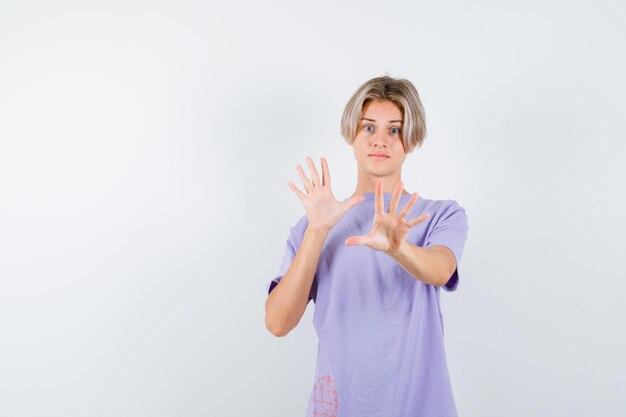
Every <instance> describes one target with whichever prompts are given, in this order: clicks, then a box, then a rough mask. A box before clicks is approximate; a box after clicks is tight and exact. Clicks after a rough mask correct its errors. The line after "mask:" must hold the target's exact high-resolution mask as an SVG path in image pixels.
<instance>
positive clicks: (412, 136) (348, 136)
mask: <svg viewBox="0 0 626 417" xmlns="http://www.w3.org/2000/svg"><path fill="white" fill-rule="evenodd" d="M372 100H386V101H391V102H392V103H394V104H395V105H397V106H398V107H399V108H400V111H401V112H402V118H403V122H402V145H403V146H404V151H405V152H406V153H409V152H412V151H413V150H414V149H415V147H420V146H422V143H423V142H424V139H425V137H426V114H425V113H424V107H423V106H422V102H421V101H420V97H419V94H418V93H417V90H416V89H415V86H414V85H413V84H412V83H411V82H410V81H409V80H405V79H401V78H392V77H389V76H386V75H385V76H383V77H376V78H372V79H371V80H369V81H367V82H365V84H363V85H362V86H360V87H359V88H358V89H357V90H356V91H355V92H354V94H353V95H352V98H350V101H348V104H347V105H346V108H345V109H344V111H343V116H342V117H341V136H343V137H344V139H345V140H346V142H348V144H349V145H352V143H353V142H354V139H355V137H356V134H357V127H358V125H359V121H360V119H361V117H362V113H363V108H364V107H365V106H366V105H367V104H368V103H369V102H370V101H372Z"/></svg>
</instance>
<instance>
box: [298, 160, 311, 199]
mask: <svg viewBox="0 0 626 417" xmlns="http://www.w3.org/2000/svg"><path fill="white" fill-rule="evenodd" d="M296 168H297V170H298V175H300V179H301V180H302V185H304V189H305V190H306V192H307V193H309V192H310V191H311V188H313V186H312V185H311V183H310V182H309V179H308V178H307V177H306V175H305V174H304V169H302V167H301V166H300V165H298V166H297V167H296Z"/></svg>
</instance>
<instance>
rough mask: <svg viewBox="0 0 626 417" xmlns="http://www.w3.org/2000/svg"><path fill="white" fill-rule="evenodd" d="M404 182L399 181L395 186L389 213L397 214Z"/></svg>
mask: <svg viewBox="0 0 626 417" xmlns="http://www.w3.org/2000/svg"><path fill="white" fill-rule="evenodd" d="M403 185H404V184H403V183H402V181H398V183H397V184H396V186H395V187H394V188H393V195H392V196H391V201H390V202H389V211H388V213H391V214H396V210H397V209H398V203H399V202H400V192H401V191H402V186H403Z"/></svg>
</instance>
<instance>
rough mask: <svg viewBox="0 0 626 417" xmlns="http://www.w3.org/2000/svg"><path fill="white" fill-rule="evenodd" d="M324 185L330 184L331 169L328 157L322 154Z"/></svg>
mask: <svg viewBox="0 0 626 417" xmlns="http://www.w3.org/2000/svg"><path fill="white" fill-rule="evenodd" d="M322 185H328V186H330V171H329V169H328V162H326V158H324V157H323V156H322Z"/></svg>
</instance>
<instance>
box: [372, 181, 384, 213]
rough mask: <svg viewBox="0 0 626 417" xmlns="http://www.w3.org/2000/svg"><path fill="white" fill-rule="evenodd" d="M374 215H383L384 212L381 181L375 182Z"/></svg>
mask: <svg viewBox="0 0 626 417" xmlns="http://www.w3.org/2000/svg"><path fill="white" fill-rule="evenodd" d="M374 200H375V201H374V207H375V209H374V213H376V214H383V213H384V212H385V196H384V195H383V180H378V181H377V182H376V190H375V192H374Z"/></svg>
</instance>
